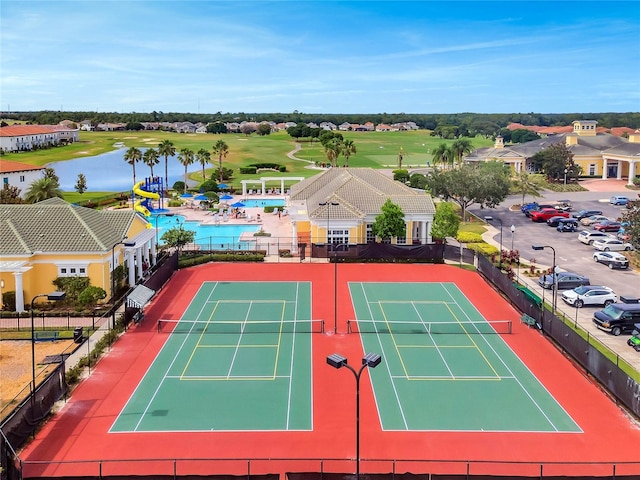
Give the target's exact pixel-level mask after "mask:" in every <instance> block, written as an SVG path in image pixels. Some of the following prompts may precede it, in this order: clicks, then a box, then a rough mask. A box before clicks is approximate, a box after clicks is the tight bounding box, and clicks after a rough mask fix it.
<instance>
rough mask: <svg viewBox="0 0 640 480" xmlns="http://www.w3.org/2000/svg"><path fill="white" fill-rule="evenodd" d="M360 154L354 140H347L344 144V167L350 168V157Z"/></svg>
mask: <svg viewBox="0 0 640 480" xmlns="http://www.w3.org/2000/svg"><path fill="white" fill-rule="evenodd" d="M356 153H358V152H357V151H356V146H355V144H354V143H353V140H345V141H344V142H342V155H344V166H345V167H348V166H349V157H350V156H351V155H355V154H356Z"/></svg>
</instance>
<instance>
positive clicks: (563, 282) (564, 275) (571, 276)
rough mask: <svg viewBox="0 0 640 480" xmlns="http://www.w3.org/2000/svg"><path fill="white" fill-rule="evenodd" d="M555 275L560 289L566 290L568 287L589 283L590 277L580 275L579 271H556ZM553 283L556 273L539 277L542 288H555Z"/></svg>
mask: <svg viewBox="0 0 640 480" xmlns="http://www.w3.org/2000/svg"><path fill="white" fill-rule="evenodd" d="M555 276H556V277H557V283H558V287H557V288H558V290H566V289H567V288H576V287H579V286H581V285H589V279H588V278H587V277H585V276H584V275H579V274H577V273H571V272H559V273H556V274H555ZM553 283H554V275H553V274H551V273H550V274H547V275H542V276H541V277H540V278H539V279H538V285H540V286H541V287H542V288H547V289H551V288H553Z"/></svg>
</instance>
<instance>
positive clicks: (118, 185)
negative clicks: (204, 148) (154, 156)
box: [47, 148, 202, 192]
mask: <svg viewBox="0 0 640 480" xmlns="http://www.w3.org/2000/svg"><path fill="white" fill-rule="evenodd" d="M140 150H141V151H142V152H143V153H144V151H145V150H146V149H140ZM126 151H127V149H126V148H119V149H118V150H114V151H113V152H109V153H103V154H102V155H96V156H93V157H84V158H78V159H76V160H67V161H64V162H54V163H50V164H48V165H47V167H51V168H53V169H54V170H55V171H56V175H58V177H59V178H60V188H61V189H62V190H64V191H74V190H75V185H76V182H77V180H78V174H79V173H82V174H84V176H85V177H87V188H88V189H89V190H90V191H98V192H102V191H104V192H127V191H130V190H131V188H132V187H133V168H132V167H131V165H129V164H128V163H127V162H125V160H124V154H125V153H126ZM197 165H198V167H200V169H201V168H202V167H201V165H200V164H199V163H198V164H197ZM194 167H195V164H194V165H192V166H191V167H190V170H191V171H197V169H194ZM153 174H154V175H155V176H162V177H164V157H161V158H160V163H159V164H158V165H156V166H155V167H153ZM149 176H151V170H150V168H149V167H148V166H146V165H145V164H144V163H142V162H138V163H136V179H137V180H138V181H140V180H142V179H144V178H145V177H149ZM179 180H184V166H182V165H181V164H180V162H179V161H178V158H177V156H173V157H169V187H172V186H173V184H174V183H175V182H177V181H179Z"/></svg>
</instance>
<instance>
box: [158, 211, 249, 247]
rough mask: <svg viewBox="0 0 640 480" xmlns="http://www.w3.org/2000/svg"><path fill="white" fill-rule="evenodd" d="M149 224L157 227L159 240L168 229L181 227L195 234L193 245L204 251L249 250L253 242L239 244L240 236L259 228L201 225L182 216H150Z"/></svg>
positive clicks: (223, 224) (222, 224) (221, 224)
mask: <svg viewBox="0 0 640 480" xmlns="http://www.w3.org/2000/svg"><path fill="white" fill-rule="evenodd" d="M243 203H244V202H243ZM149 222H150V223H151V225H152V226H153V227H156V225H157V227H158V230H159V232H158V237H159V238H161V237H162V234H163V233H164V232H166V231H167V230H168V229H171V228H176V227H178V226H180V225H182V228H184V229H185V230H189V231H191V232H195V233H196V238H195V243H196V244H198V245H199V246H200V247H201V248H203V249H206V250H219V249H222V250H227V249H230V250H251V249H253V248H254V242H241V241H240V236H241V235H242V233H244V232H257V231H258V230H259V228H260V226H259V225H231V224H225V223H220V224H219V225H203V224H201V223H200V222H194V221H188V220H185V217H184V216H182V215H176V216H174V217H167V216H159V217H156V216H152V217H151V218H150V219H149ZM156 222H157V223H156ZM162 243H164V242H163V241H162V240H160V244H162Z"/></svg>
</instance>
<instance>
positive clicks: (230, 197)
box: [220, 195, 233, 200]
mask: <svg viewBox="0 0 640 480" xmlns="http://www.w3.org/2000/svg"><path fill="white" fill-rule="evenodd" d="M232 198H233V197H232V196H231V195H222V196H221V197H220V200H231V199H232Z"/></svg>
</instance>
